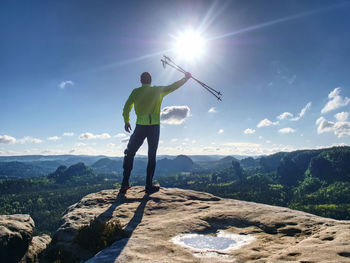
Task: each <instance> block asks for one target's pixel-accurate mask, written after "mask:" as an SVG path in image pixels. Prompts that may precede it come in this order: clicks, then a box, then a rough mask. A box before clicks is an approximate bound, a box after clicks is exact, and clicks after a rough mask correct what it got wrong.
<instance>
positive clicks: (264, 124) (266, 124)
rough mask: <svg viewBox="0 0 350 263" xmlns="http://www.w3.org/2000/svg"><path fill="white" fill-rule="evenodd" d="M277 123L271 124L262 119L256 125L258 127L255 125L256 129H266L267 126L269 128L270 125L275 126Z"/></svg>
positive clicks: (267, 120)
mask: <svg viewBox="0 0 350 263" xmlns="http://www.w3.org/2000/svg"><path fill="white" fill-rule="evenodd" d="M278 123H279V122H278V121H276V122H272V121H270V120H269V119H263V120H262V121H260V122H259V123H258V125H256V127H258V128H261V127H267V126H271V125H277V124H278Z"/></svg>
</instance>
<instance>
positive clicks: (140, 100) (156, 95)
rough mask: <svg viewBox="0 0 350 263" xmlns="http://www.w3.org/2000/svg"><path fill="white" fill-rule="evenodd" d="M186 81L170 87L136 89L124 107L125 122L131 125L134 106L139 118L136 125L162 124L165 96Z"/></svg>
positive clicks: (147, 85) (143, 86)
mask: <svg viewBox="0 0 350 263" xmlns="http://www.w3.org/2000/svg"><path fill="white" fill-rule="evenodd" d="M186 81H187V79H186V78H182V79H180V80H179V81H176V82H174V83H173V84H171V85H169V86H153V87H151V85H150V84H142V86H141V87H139V88H136V89H134V90H133V91H132V92H131V94H130V96H129V98H128V100H127V101H126V103H125V105H124V109H123V117H124V122H125V123H129V121H130V118H129V115H130V111H131V109H132V107H133V105H134V106H135V113H136V116H137V119H136V124H140V125H154V124H160V107H161V104H162V101H163V98H164V96H166V95H168V94H169V93H171V92H173V91H174V90H176V89H178V88H180V87H181V86H182V85H183V84H185V82H186Z"/></svg>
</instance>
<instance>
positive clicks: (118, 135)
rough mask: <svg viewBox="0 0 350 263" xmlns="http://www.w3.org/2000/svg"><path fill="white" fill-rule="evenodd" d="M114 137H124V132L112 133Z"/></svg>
mask: <svg viewBox="0 0 350 263" xmlns="http://www.w3.org/2000/svg"><path fill="white" fill-rule="evenodd" d="M114 137H115V138H124V137H126V134H125V133H122V132H121V133H118V134H116V135H114Z"/></svg>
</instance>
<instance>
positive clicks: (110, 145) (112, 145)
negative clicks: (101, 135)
mask: <svg viewBox="0 0 350 263" xmlns="http://www.w3.org/2000/svg"><path fill="white" fill-rule="evenodd" d="M114 146H115V144H114V143H108V144H107V148H114Z"/></svg>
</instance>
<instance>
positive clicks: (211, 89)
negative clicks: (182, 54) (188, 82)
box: [160, 55, 222, 101]
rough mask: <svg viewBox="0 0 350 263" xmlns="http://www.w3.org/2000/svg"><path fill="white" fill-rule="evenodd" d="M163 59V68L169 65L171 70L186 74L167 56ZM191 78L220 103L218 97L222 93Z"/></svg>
mask: <svg viewBox="0 0 350 263" xmlns="http://www.w3.org/2000/svg"><path fill="white" fill-rule="evenodd" d="M163 57H164V59H161V60H160V61H161V62H162V64H163V67H164V68H165V66H166V65H169V66H170V67H172V68H174V69H176V70H178V71H180V72H182V73H184V74H185V73H186V72H187V71H186V70H184V69H183V68H181V67H180V66H179V65H177V64H175V62H174V61H172V60H171V59H170V58H169V57H167V56H165V55H164V56H163ZM191 78H192V79H193V80H195V81H196V82H198V83H199V84H200V85H201V86H202V87H203V88H205V89H206V90H207V91H209V92H210V93H211V94H212V95H214V96H215V97H216V98H217V99H218V100H220V101H221V97H220V96H221V95H222V93H221V92H220V91H217V90H215V89H213V88H211V87H209V86H208V85H207V84H205V83H203V82H201V81H200V80H198V79H196V78H195V77H193V76H191ZM214 92H215V93H216V94H215V93H214Z"/></svg>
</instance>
